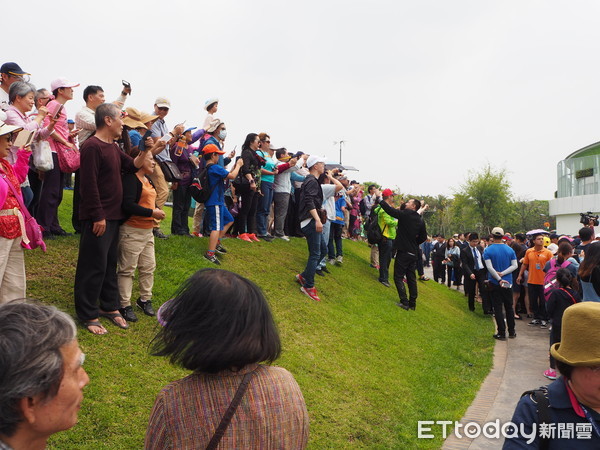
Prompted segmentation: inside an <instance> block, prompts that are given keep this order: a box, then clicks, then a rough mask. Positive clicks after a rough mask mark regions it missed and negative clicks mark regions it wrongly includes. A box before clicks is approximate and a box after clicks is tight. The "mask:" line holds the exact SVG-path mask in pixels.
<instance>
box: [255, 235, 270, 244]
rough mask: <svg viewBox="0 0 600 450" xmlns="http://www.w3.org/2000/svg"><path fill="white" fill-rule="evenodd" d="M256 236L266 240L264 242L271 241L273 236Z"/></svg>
mask: <svg viewBox="0 0 600 450" xmlns="http://www.w3.org/2000/svg"><path fill="white" fill-rule="evenodd" d="M256 237H257V238H259V239H262V240H263V241H266V242H271V241H272V240H273V237H272V236H269V235H266V236H256Z"/></svg>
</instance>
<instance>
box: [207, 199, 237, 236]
mask: <svg viewBox="0 0 600 450" xmlns="http://www.w3.org/2000/svg"><path fill="white" fill-rule="evenodd" d="M204 214H207V215H208V229H209V230H210V231H221V230H222V229H223V228H225V225H227V224H228V223H231V222H233V216H232V215H231V213H230V212H229V210H228V209H227V207H226V206H225V205H211V206H206V207H205V209H204Z"/></svg>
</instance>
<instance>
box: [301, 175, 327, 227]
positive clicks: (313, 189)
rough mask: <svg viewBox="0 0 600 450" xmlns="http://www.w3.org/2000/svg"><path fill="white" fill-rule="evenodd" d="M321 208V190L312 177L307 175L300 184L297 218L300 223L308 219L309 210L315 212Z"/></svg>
mask: <svg viewBox="0 0 600 450" xmlns="http://www.w3.org/2000/svg"><path fill="white" fill-rule="evenodd" d="M322 206H323V190H322V189H321V185H320V184H319V182H318V181H317V179H316V178H315V176H314V175H310V174H309V175H307V176H306V178H304V181H303V182H302V189H301V190H300V201H299V203H298V218H299V219H300V221H301V222H302V221H303V220H305V219H308V218H309V217H312V216H311V215H310V210H311V209H316V210H317V212H318V211H319V209H321V207H322Z"/></svg>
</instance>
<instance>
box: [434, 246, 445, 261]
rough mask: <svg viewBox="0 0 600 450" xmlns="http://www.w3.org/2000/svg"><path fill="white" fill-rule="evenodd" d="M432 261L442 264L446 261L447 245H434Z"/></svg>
mask: <svg viewBox="0 0 600 450" xmlns="http://www.w3.org/2000/svg"><path fill="white" fill-rule="evenodd" d="M431 259H432V260H434V261H438V262H441V261H443V260H444V259H446V243H445V242H442V243H441V244H440V243H439V242H436V243H435V244H433V249H431Z"/></svg>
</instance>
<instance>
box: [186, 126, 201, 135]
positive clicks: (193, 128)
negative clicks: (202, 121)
mask: <svg viewBox="0 0 600 450" xmlns="http://www.w3.org/2000/svg"><path fill="white" fill-rule="evenodd" d="M196 128H198V127H191V128H188V129H187V130H185V131H184V132H183V133H184V134H185V133H187V132H188V131H192V130H195V129H196Z"/></svg>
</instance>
